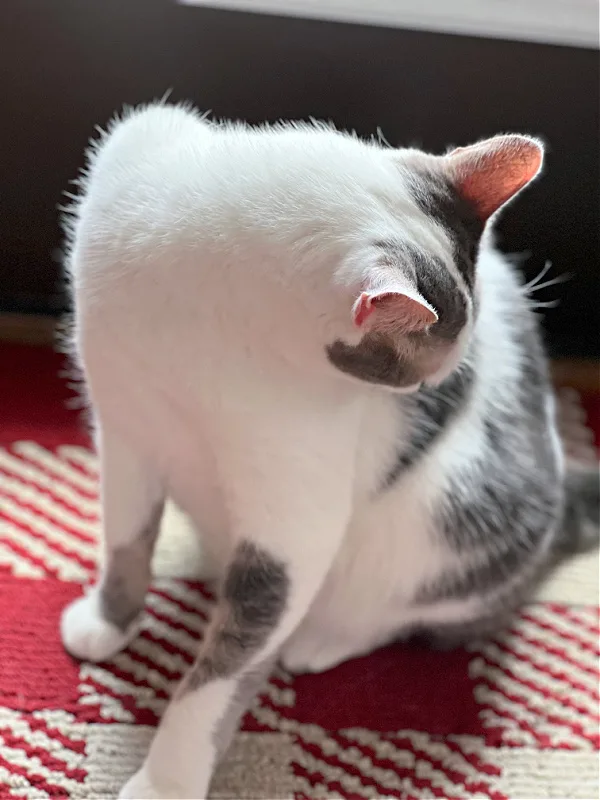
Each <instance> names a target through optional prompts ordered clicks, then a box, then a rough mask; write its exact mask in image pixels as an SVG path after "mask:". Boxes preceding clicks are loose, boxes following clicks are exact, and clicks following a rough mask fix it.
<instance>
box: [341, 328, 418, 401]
mask: <svg viewBox="0 0 600 800" xmlns="http://www.w3.org/2000/svg"><path fill="white" fill-rule="evenodd" d="M326 352H327V357H328V359H329V361H330V362H331V363H332V364H333V365H334V367H337V369H339V370H340V371H341V372H345V373H346V374H347V375H352V376H353V377H354V378H359V379H360V380H362V381H366V382H367V383H376V384H380V385H383V386H393V387H395V388H403V387H407V386H413V385H414V384H416V383H419V382H420V380H421V379H422V376H421V375H420V374H419V373H418V372H417V370H416V369H415V366H414V364H412V363H411V362H410V361H409V360H408V359H406V358H404V357H403V356H402V355H401V354H400V353H398V351H397V349H396V348H395V347H394V344H393V342H392V341H391V339H389V338H388V337H387V336H384V335H383V334H375V333H367V334H365V335H364V336H363V338H362V339H361V340H360V342H359V343H358V344H356V345H351V344H347V343H346V342H343V341H342V340H341V339H337V340H336V341H335V342H333V344H330V345H328V346H327V348H326Z"/></svg>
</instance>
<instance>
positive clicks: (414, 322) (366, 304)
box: [352, 291, 438, 333]
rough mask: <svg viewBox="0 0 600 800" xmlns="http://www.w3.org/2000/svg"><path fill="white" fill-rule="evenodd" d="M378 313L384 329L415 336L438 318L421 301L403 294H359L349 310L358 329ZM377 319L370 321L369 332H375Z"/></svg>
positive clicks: (386, 292) (366, 292) (384, 292)
mask: <svg viewBox="0 0 600 800" xmlns="http://www.w3.org/2000/svg"><path fill="white" fill-rule="evenodd" d="M378 311H379V312H383V313H380V314H379V316H380V319H381V320H382V321H383V318H384V317H385V326H386V327H389V326H390V324H391V323H393V324H394V326H395V327H397V328H398V330H401V331H402V332H403V333H417V332H418V331H423V330H425V329H426V328H428V327H429V326H430V325H433V324H434V322H437V319H438V316H437V314H436V313H435V311H434V310H433V309H432V308H431V307H430V306H429V305H427V304H426V303H425V302H424V301H423V302H421V300H419V299H418V298H416V297H411V296H409V295H408V294H405V293H404V292H390V291H379V292H368V291H365V292H361V294H360V295H359V297H358V298H357V300H356V302H355V303H354V306H353V308H352V315H353V318H354V323H355V325H357V326H358V327H359V328H360V327H362V326H363V325H364V324H365V323H366V322H367V320H368V319H369V318H370V317H371V315H372V314H373V313H375V312H378ZM377 321H378V320H377V315H376V316H375V317H373V318H372V320H371V328H372V329H373V330H376V329H377Z"/></svg>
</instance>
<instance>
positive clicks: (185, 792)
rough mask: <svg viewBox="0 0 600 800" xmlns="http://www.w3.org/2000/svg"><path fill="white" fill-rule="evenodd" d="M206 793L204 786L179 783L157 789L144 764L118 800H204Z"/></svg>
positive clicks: (123, 789) (120, 793) (128, 782)
mask: <svg viewBox="0 0 600 800" xmlns="http://www.w3.org/2000/svg"><path fill="white" fill-rule="evenodd" d="M207 794H208V791H207V789H206V787H205V786H204V785H202V786H200V785H196V786H194V787H193V788H192V787H184V786H182V785H181V784H180V783H175V784H172V783H171V784H166V783H165V784H164V785H163V784H162V783H161V786H160V787H159V786H158V785H157V784H156V782H155V781H154V780H153V779H152V777H151V776H150V774H149V772H148V768H147V766H146V764H144V765H143V766H142V767H140V769H139V770H138V771H137V772H136V773H135V774H134V775H132V777H131V778H130V779H129V780H128V781H127V783H126V784H125V786H123V788H122V789H121V791H120V792H119V797H118V800H159V798H160V800H175V798H177V800H182V798H194V800H205V799H206V796H207Z"/></svg>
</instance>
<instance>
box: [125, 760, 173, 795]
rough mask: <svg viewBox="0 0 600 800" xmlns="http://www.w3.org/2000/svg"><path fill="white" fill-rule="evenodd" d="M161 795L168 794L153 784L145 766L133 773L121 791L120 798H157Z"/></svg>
mask: <svg viewBox="0 0 600 800" xmlns="http://www.w3.org/2000/svg"><path fill="white" fill-rule="evenodd" d="M159 797H160V798H166V795H165V794H164V793H163V792H159V791H158V790H157V788H156V787H155V786H154V785H153V783H152V781H151V780H150V776H149V775H148V773H147V771H146V767H145V766H144V767H142V768H141V769H139V770H138V771H137V772H136V773H135V775H132V776H131V778H129V780H128V781H127V783H126V784H125V786H124V787H123V788H122V789H121V791H120V792H119V800H155V798H159Z"/></svg>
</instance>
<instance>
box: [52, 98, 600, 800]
mask: <svg viewBox="0 0 600 800" xmlns="http://www.w3.org/2000/svg"><path fill="white" fill-rule="evenodd" d="M541 164H542V146H541V145H540V143H539V142H538V141H536V140H534V139H531V138H529V137H526V136H518V135H506V136H498V137H495V138H493V139H490V140H487V141H482V142H479V143H477V144H475V145H473V146H471V147H466V148H459V149H458V150H454V151H452V152H450V153H448V154H446V155H443V156H434V155H429V154H426V153H423V152H421V151H418V150H395V149H388V148H383V147H382V146H380V145H379V144H377V143H375V142H362V141H359V140H358V139H357V138H355V137H352V136H349V135H346V134H342V133H338V132H336V131H335V130H333V129H331V128H330V127H328V126H325V125H303V124H301V125H293V124H286V125H277V126H274V127H262V128H257V129H251V128H248V127H246V126H243V125H231V124H225V125H218V124H211V123H209V122H207V121H205V120H203V119H202V118H201V117H200V116H199V115H197V114H196V113H194V112H193V111H191V110H189V109H185V108H181V107H174V106H167V105H160V104H159V105H153V106H150V107H147V108H143V109H138V110H135V111H133V112H131V113H129V114H128V115H127V116H126V117H125V118H124V119H121V120H117V121H116V122H115V123H114V124H113V125H112V126H111V128H110V130H109V132H108V133H107V134H106V135H105V136H103V137H102V138H101V140H100V141H99V142H97V143H96V145H95V146H94V147H93V149H92V151H91V153H90V156H89V165H88V169H87V172H86V174H85V176H84V178H83V180H82V191H81V197H80V198H79V199H78V201H77V202H76V203H75V205H74V206H73V208H72V212H73V214H72V225H71V226H70V253H69V257H68V271H69V274H70V277H71V283H72V290H73V295H74V301H75V308H76V321H75V333H74V345H75V351H76V354H77V358H78V360H79V362H80V364H81V366H82V368H83V371H84V374H85V380H86V384H87V389H88V391H89V398H90V401H91V405H92V407H93V412H94V416H95V421H96V433H97V445H98V450H99V455H100V463H101V495H102V516H103V533H104V549H105V553H104V567H103V569H102V573H101V575H100V578H99V581H98V584H97V586H96V587H95V588H94V589H93V590H92V591H91V592H89V593H88V594H87V595H86V596H85V597H83V598H81V599H79V600H77V601H76V602H75V603H73V604H72V605H71V606H70V607H69V608H67V609H66V611H65V614H64V617H63V620H62V636H63V640H64V643H65V646H66V648H67V649H68V650H69V651H70V652H71V653H73V654H75V655H77V656H79V657H81V658H85V659H92V660H98V659H104V658H107V657H109V656H111V655H112V654H113V653H115V652H116V651H118V650H119V649H121V648H122V647H124V646H125V645H126V644H127V642H128V641H129V640H130V639H131V638H132V637H133V636H134V635H135V633H136V630H137V626H138V620H139V616H140V614H141V611H142V608H143V604H144V596H145V593H146V590H147V588H148V583H149V580H150V558H151V554H152V549H153V546H154V543H155V540H156V536H157V531H158V528H159V521H160V518H161V512H162V508H163V503H164V501H165V498H166V497H167V496H169V497H172V498H173V499H174V500H175V501H176V503H177V504H178V505H180V506H181V507H182V508H183V509H184V510H185V511H186V512H187V513H188V514H189V515H190V516H191V518H192V519H193V521H194V522H195V524H196V526H197V528H198V530H200V531H201V532H202V535H203V536H204V537H206V539H207V541H208V542H209V543H210V547H211V549H212V550H213V552H216V554H217V556H218V558H219V561H220V564H221V565H222V583H221V590H220V597H219V600H218V603H217V605H216V608H215V612H214V618H213V619H212V621H211V624H210V626H209V629H208V631H207V632H206V636H205V638H204V641H203V643H202V645H201V647H200V650H199V652H198V656H197V659H196V662H195V664H194V665H193V666H192V668H191V669H190V671H189V673H188V674H187V675H186V676H185V678H184V680H183V682H182V683H181V685H180V686H179V688H178V689H177V691H176V693H175V696H174V698H173V700H172V702H171V704H170V705H169V707H168V709H167V711H166V713H165V715H164V718H163V720H162V722H161V725H160V727H159V729H158V732H157V734H156V737H155V739H154V741H153V743H152V746H151V748H150V752H149V754H148V756H147V758H146V761H145V763H144V765H143V767H142V768H141V770H140V771H139V772H138V773H137V774H136V775H135V776H133V777H132V778H131V780H130V781H129V782H128V783H127V784H126V786H125V787H124V789H123V790H122V793H121V797H124V798H125V797H128V798H133V797H144V798H150V797H156V798H159V797H160V798H166V797H178V798H181V797H195V798H199V797H206V794H207V791H208V786H209V782H210V778H211V774H212V772H213V769H214V766H215V762H216V760H217V759H218V757H219V756H220V754H221V753H222V752H223V750H224V749H225V747H226V746H227V744H228V742H229V739H230V737H231V735H232V733H233V731H234V730H235V727H236V725H237V722H238V719H239V716H240V714H241V712H242V711H243V710H244V706H245V703H246V702H247V701H248V700H249V698H251V697H252V695H253V694H254V693H255V692H256V690H257V689H258V688H259V686H260V682H261V681H262V680H263V679H264V676H265V674H266V673H267V672H268V670H269V668H270V666H271V665H272V663H273V661H274V660H275V659H277V658H281V659H282V661H283V663H284V664H285V665H286V666H287V667H288V668H290V669H292V670H324V669H327V668H328V667H331V666H333V665H334V664H337V663H338V662H340V661H342V660H344V659H347V658H350V657H352V656H356V655H358V654H362V653H366V652H368V651H370V650H371V649H372V648H375V647H377V646H378V645H380V644H382V643H384V642H387V641H389V640H391V639H393V638H396V637H408V636H410V635H412V634H414V633H422V634H424V635H426V636H428V637H429V638H431V639H433V640H434V641H438V642H440V643H442V644H444V643H453V642H460V641H462V640H464V639H465V638H468V637H470V636H473V635H476V634H477V635H479V634H483V633H486V632H488V631H490V630H493V629H494V628H495V627H496V626H498V625H500V624H502V622H503V620H505V619H506V617H507V615H508V614H510V612H511V611H512V610H513V609H514V608H515V607H516V606H517V605H518V604H519V603H520V602H521V601H522V600H523V598H524V597H525V596H526V594H527V592H528V591H530V589H531V588H532V586H533V585H534V584H535V582H536V581H537V580H539V578H540V576H541V575H542V574H543V573H544V572H545V571H546V570H547V568H548V566H549V565H550V564H551V563H553V562H554V561H555V560H556V559H557V558H558V557H559V556H560V555H562V554H565V553H568V552H570V551H574V550H576V549H578V548H579V547H580V546H581V545H582V544H583V543H585V541H586V539H588V538H589V539H590V540H594V539H595V538H596V537H597V530H596V529H595V528H594V524H596V525H597V517H598V483H597V475H595V474H591V473H590V474H588V473H576V472H572V471H569V470H567V469H566V468H565V463H564V459H563V454H562V450H561V444H560V442H559V438H558V435H557V431H556V427H555V420H554V408H553V398H552V392H551V389H550V385H549V381H548V370H547V363H546V358H545V356H544V353H543V350H542V346H541V343H540V336H539V333H538V326H537V322H536V319H535V317H534V314H533V312H532V308H531V301H530V300H529V298H528V296H527V292H526V290H525V289H524V288H523V287H522V286H521V285H520V283H519V280H518V278H517V277H516V275H515V274H514V273H513V270H512V268H511V266H510V265H509V264H508V263H507V261H506V260H505V259H504V258H503V257H502V256H501V255H500V254H499V253H497V252H496V251H495V250H494V249H493V247H492V245H491V243H490V235H489V225H488V222H489V220H490V218H492V217H493V216H494V215H495V213H496V212H497V211H498V210H499V209H500V208H501V207H502V206H503V205H504V204H505V203H507V202H508V201H510V200H511V199H512V198H513V197H514V196H515V195H516V194H517V193H518V192H519V191H520V190H521V189H522V188H523V187H524V186H526V185H527V184H528V183H529V182H530V181H531V180H532V179H533V178H534V177H535V176H536V175H537V174H538V172H539V170H540V167H541ZM594 515H595V519H594Z"/></svg>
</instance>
